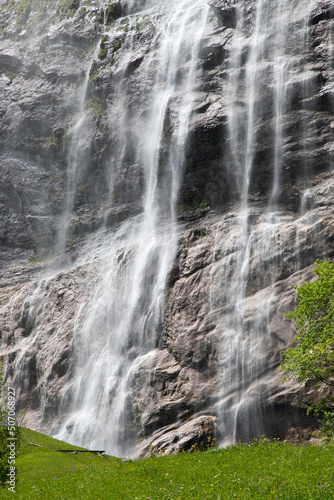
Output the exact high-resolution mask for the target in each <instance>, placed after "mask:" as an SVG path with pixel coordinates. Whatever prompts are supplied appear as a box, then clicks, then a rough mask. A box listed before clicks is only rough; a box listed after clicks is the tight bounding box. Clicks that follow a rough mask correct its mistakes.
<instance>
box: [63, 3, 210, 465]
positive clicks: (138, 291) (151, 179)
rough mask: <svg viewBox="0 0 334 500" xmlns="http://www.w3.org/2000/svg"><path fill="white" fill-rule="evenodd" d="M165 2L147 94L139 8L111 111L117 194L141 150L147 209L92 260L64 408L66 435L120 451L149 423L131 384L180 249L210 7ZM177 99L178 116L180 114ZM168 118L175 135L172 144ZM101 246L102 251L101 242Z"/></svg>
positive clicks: (153, 336) (149, 349)
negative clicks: (132, 74) (136, 48)
mask: <svg viewBox="0 0 334 500" xmlns="http://www.w3.org/2000/svg"><path fill="white" fill-rule="evenodd" d="M158 7H159V11H158V12H159V14H158V16H155V15H154V14H152V13H151V16H152V17H151V19H154V30H155V33H154V39H153V42H152V43H151V49H150V50H151V56H150V57H148V58H147V60H145V61H144V62H143V63H142V65H141V72H142V79H143V81H144V83H145V85H144V86H143V89H142V94H141V96H140V98H139V99H137V100H134V101H133V100H132V103H131V109H129V104H130V102H131V91H132V89H131V87H130V86H129V85H128V84H127V81H126V71H127V64H128V61H129V58H130V57H131V55H132V51H133V36H134V34H135V30H136V22H138V17H137V18H136V16H137V15H133V16H131V15H129V16H127V18H126V20H127V22H128V28H127V31H126V36H125V40H124V42H123V51H124V60H123V61H122V63H121V64H122V66H121V70H120V74H119V76H118V79H119V84H118V87H117V89H116V91H115V94H114V98H113V100H112V102H111V104H110V107H109V110H108V113H109V117H110V122H111V123H110V130H111V134H112V137H111V141H112V143H113V144H114V148H113V153H112V157H111V158H110V160H109V166H108V175H109V179H108V182H109V183H110V190H111V194H114V189H115V187H114V178H115V173H117V171H118V170H119V169H121V168H122V167H123V168H124V165H125V164H126V161H127V158H126V156H127V154H128V151H129V150H132V151H134V152H133V153H132V154H133V155H134V158H136V161H137V162H138V163H139V166H140V168H141V170H142V172H143V192H142V211H141V213H139V214H138V216H134V217H130V218H129V219H128V220H127V221H126V222H124V223H122V224H121V225H120V226H119V228H118V229H117V230H116V231H115V232H114V233H113V234H111V235H110V234H109V235H108V236H107V235H106V236H105V239H104V242H103V244H102V248H101V247H100V249H99V254H100V261H101V262H102V263H101V264H99V265H98V266H97V269H96V264H95V263H94V262H93V263H89V264H88V268H87V275H88V276H89V275H91V276H92V281H93V282H94V283H93V285H92V286H89V285H88V286H87V296H86V299H85V302H84V304H82V305H81V307H80V309H79V311H78V314H77V316H76V318H75V329H74V338H73V343H72V349H73V352H74V356H75V365H74V366H75V367H74V374H73V378H72V380H71V381H70V383H69V384H68V385H66V386H65V387H64V389H63V393H62V402H61V408H60V412H61V414H64V415H63V416H62V417H61V422H62V424H61V428H60V430H59V431H58V432H57V437H59V438H61V439H64V440H66V441H69V442H74V443H81V444H82V445H85V446H90V447H93V448H103V449H106V450H108V451H109V452H110V453H112V454H113V455H118V456H124V455H125V454H129V453H131V452H132V451H133V448H134V446H135V445H136V442H137V438H138V432H139V431H140V422H139V421H138V419H139V418H140V415H139V413H138V409H137V408H135V407H134V404H135V402H134V401H131V399H130V396H129V392H130V389H131V388H133V387H134V386H135V385H137V386H139V389H138V390H142V387H140V384H142V386H143V385H144V386H147V387H149V386H150V383H149V380H145V379H144V380H138V378H140V376H141V375H140V367H141V366H144V365H145V364H148V365H149V366H150V364H151V363H152V361H151V360H152V357H153V355H154V349H155V348H156V344H157V332H158V331H159V320H160V314H161V304H162V298H163V292H164V287H165V281H166V276H167V273H168V271H169V269H170V266H171V263H172V261H173V256H174V254H175V250H176V243H177V223H176V215H175V206H176V201H177V198H178V190H179V185H180V179H181V176H182V169H183V162H184V155H185V148H186V142H187V134H188V128H189V119H190V113H191V109H192V91H193V86H194V81H195V77H196V64H197V52H198V48H199V42H200V40H201V36H202V32H203V29H204V26H205V22H206V14H207V6H206V5H205V2H203V1H201V0H199V1H197V2H195V3H194V2H190V1H189V0H184V1H182V2H176V1H175V2H172V3H169V5H168V7H167V8H165V7H164V6H163V5H162V4H161V5H160V4H159V6H158ZM122 22H124V20H123V19H120V20H119V21H118V23H117V25H116V26H115V27H113V28H112V30H115V31H116V30H117V29H119V27H120V26H121V25H122ZM109 35H110V36H112V35H113V33H112V32H111V33H110V34H109ZM95 56H96V54H95ZM181 70H182V82H181V83H180V82H179V77H178V73H179V72H180V71H181ZM122 75H123V78H122ZM173 103H174V111H173V115H174V116H173V117H172V118H170V117H169V114H170V113H171V107H172V109H173ZM175 104H176V105H177V107H176V108H175ZM145 106H148V108H147V109H146V116H145V114H144V113H143V108H144V109H145ZM175 109H176V111H175ZM81 120H82V118H81V114H79V122H78V124H77V125H76V126H75V128H76V130H78V131H79V132H80V131H82V130H83V128H82V125H81ZM168 121H171V122H172V123H171V124H170V125H169V124H168ZM166 127H169V133H170V137H169V138H168V143H167V144H164V141H165V134H166V130H165V129H166ZM72 141H73V148H72V149H73V150H74V152H73V153H72V154H71V157H73V156H75V157H76V156H77V155H76V154H75V153H76V150H77V147H78V146H77V144H78V143H79V138H78V137H77V134H76V131H75V133H74V135H73V140H72ZM70 159H71V158H70ZM69 163H70V168H71V169H73V168H74V169H75V168H76V167H75V166H74V167H73V164H74V165H76V158H74V159H72V161H70V162H69ZM134 181H136V180H135V179H134ZM71 205H73V202H72V203H71ZM95 250H96V249H95ZM92 253H93V255H95V254H94V247H93V251H92ZM85 260H86V261H87V256H85ZM94 266H95V267H94ZM153 369H154V366H152V371H153ZM148 398H149V394H148Z"/></svg>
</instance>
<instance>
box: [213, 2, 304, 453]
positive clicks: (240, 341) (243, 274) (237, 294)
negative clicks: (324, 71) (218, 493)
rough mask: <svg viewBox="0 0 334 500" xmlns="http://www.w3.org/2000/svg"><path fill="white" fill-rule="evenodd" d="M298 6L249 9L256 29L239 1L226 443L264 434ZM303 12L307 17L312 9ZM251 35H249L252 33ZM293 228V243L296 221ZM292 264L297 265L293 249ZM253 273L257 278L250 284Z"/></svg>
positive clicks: (233, 58) (223, 406)
mask: <svg viewBox="0 0 334 500" xmlns="http://www.w3.org/2000/svg"><path fill="white" fill-rule="evenodd" d="M303 7H304V8H307V6H306V5H305V2H300V1H296V2H287V1H277V2H273V1H268V0H258V1H257V2H255V3H254V12H253V17H254V26H253V28H250V27H249V25H248V23H247V20H246V18H245V15H246V12H245V9H244V4H243V2H237V3H236V8H237V15H236V19H237V26H236V35H235V36H234V42H233V44H232V46H231V49H230V70H229V89H230V92H231V93H232V96H233V98H232V99H231V100H230V107H229V111H228V127H229V148H230V154H231V173H232V175H233V176H234V179H235V186H236V190H237V192H238V196H239V200H240V209H239V212H238V213H237V214H236V219H235V221H234V227H233V232H232V234H231V236H232V238H233V239H232V241H233V242H232V243H231V242H229V244H228V245H226V244H225V248H223V249H221V251H222V253H223V255H226V257H225V259H224V260H226V263H224V269H225V272H223V273H222V274H223V275H225V276H228V275H231V273H232V276H231V278H230V279H229V280H228V283H230V284H229V285H228V286H227V287H226V284H225V283H226V280H225V283H221V286H222V289H221V290H220V291H216V292H215V294H216V295H217V297H219V300H220V301H221V302H225V303H226V304H227V306H226V307H227V313H226V316H225V320H224V323H223V326H222V330H223V333H222V342H221V347H220V370H221V388H222V389H221V391H222V392H221V402H220V404H219V410H218V412H219V415H220V417H219V422H220V423H219V425H220V431H221V433H222V436H223V438H222V442H223V443H224V444H226V443H229V442H235V441H236V440H237V439H239V438H242V439H245V440H249V439H251V438H252V437H254V436H260V435H261V434H262V433H263V432H265V430H266V429H265V427H264V422H263V419H262V405H263V404H264V401H265V400H268V398H269V396H270V389H269V387H270V381H269V379H268V378H267V377H266V371H267V369H268V362H269V356H268V352H270V350H271V349H272V347H271V346H273V345H274V343H275V332H273V331H271V319H272V318H271V316H272V308H273V304H274V303H275V301H276V297H275V293H276V291H275V281H277V276H276V275H275V272H277V268H281V267H282V259H283V255H284V241H281V239H280V234H281V229H282V228H283V225H284V224H287V223H289V222H292V221H291V219H290V217H289V216H287V215H286V214H285V207H284V206H282V205H281V202H280V200H279V196H280V188H281V171H282V166H283V162H284V161H285V158H284V114H285V112H286V110H287V108H288V107H289V105H290V100H291V95H290V92H289V86H291V84H292V82H293V78H294V75H295V73H296V72H297V73H298V72H299V71H300V64H299V63H298V62H296V56H295V55H294V54H295V53H296V46H294V48H293V54H290V53H289V49H291V43H292V40H293V37H295V36H296V35H295V33H294V32H293V31H292V33H291V32H290V33H289V29H290V26H291V22H293V21H292V20H294V21H295V22H298V11H299V9H301V8H303ZM308 8H309V11H310V6H309V7H308ZM304 13H305V12H304ZM306 18H307V17H306ZM305 29H306V26H305V25H304V26H302V28H301V30H300V31H299V32H298V37H299V40H294V43H295V44H296V45H298V43H299V45H298V46H299V47H300V53H301V54H302V53H303V51H304V50H305V47H307V43H306V42H305V40H303V37H304V31H305ZM249 30H252V31H251V32H250V33H249ZM300 33H301V34H300ZM268 88H269V89H270V96H269V98H268ZM268 106H269V109H270V110H272V115H273V119H272V128H271V131H270V132H269V133H271V134H272V139H271V144H272V153H271V157H270V159H269V160H264V161H268V162H269V165H268V167H269V170H270V171H271V174H270V176H271V180H270V182H268V181H266V182H267V184H266V185H267V189H268V191H269V193H268V203H267V205H265V206H264V207H263V208H261V207H258V206H257V207H256V208H255V207H254V206H255V204H254V195H252V193H251V187H252V182H253V177H254V173H253V167H254V164H255V162H256V163H257V164H258V163H259V162H261V156H260V155H261V145H260V143H259V137H258V135H259V134H258V129H259V125H260V124H261V121H262V120H263V119H264V116H265V115H266V113H268V111H269V110H268ZM259 151H260V152H259ZM268 167H267V168H268ZM305 168H306V167H305ZM265 170H266V169H264V171H265ZM265 175H266V174H265V173H264V176H265ZM313 222H314V221H313ZM296 226H297V227H296V238H297V239H298V237H299V229H298V222H297V225H296ZM308 230H309V227H307V231H308ZM231 247H232V248H231ZM296 260H297V263H296V266H297V267H298V261H299V257H298V249H296ZM228 268H229V269H228ZM231 268H232V271H231ZM256 268H258V269H259V272H260V275H259V276H257V277H256V278H255V277H254V272H256V271H255V269H256ZM275 270H276V271H275ZM254 279H256V281H257V282H258V285H259V283H261V284H260V286H258V285H257V289H262V290H263V291H264V290H265V292H264V293H261V294H256V293H254V292H255V290H256V288H255V289H254V285H252V284H251V283H254ZM269 432H270V431H269Z"/></svg>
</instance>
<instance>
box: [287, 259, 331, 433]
mask: <svg viewBox="0 0 334 500" xmlns="http://www.w3.org/2000/svg"><path fill="white" fill-rule="evenodd" d="M314 272H315V274H316V279H315V281H311V282H308V283H304V284H302V285H301V286H299V287H295V288H296V292H297V294H298V305H297V307H296V308H295V309H294V310H293V311H291V312H290V313H289V314H288V315H287V317H288V319H290V320H294V322H295V323H294V326H295V330H296V337H295V339H294V342H295V343H296V344H297V345H296V347H292V348H290V349H288V350H287V351H286V352H285V359H284V361H283V363H282V369H283V371H284V372H285V373H286V374H287V377H296V378H297V379H298V381H299V382H301V383H305V384H308V383H315V384H316V388H317V389H318V391H319V400H318V402H317V403H315V404H313V405H312V406H311V407H310V408H309V410H308V411H309V412H311V411H314V412H315V414H316V415H319V416H321V418H322V422H323V429H322V431H323V433H324V434H325V435H326V436H328V437H333V436H334V397H333V395H332V392H333V389H332V388H333V387H334V379H333V377H334V264H333V263H331V262H329V261H327V260H323V261H321V260H317V261H316V263H315V268H314Z"/></svg>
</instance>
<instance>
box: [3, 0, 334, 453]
mask: <svg viewBox="0 0 334 500" xmlns="http://www.w3.org/2000/svg"><path fill="white" fill-rule="evenodd" d="M37 4H38V5H37ZM65 4H66V2H65V3H64V2H62V3H61V5H59V6H58V8H56V5H53V6H52V8H51V6H47V7H45V6H44V7H43V6H41V5H40V2H33V5H34V8H33V9H32V10H31V11H30V10H29V9H27V11H26V12H25V15H26V16H27V25H26V29H23V27H24V25H23V24H22V26H21V24H20V26H21V27H22V30H21V27H20V30H19V28H18V26H17V24H18V21H17V19H16V14H15V15H14V13H13V15H12V16H9V17H10V19H9V20H8V23H9V24H8V26H9V27H8V33H7V32H6V33H7V34H8V44H7V45H6V44H5V42H6V43H7V41H6V36H7V34H6V33H5V34H4V36H3V42H4V46H2V47H4V48H2V49H1V54H0V56H1V58H0V59H1V62H2V63H3V64H4V67H5V69H6V72H5V73H2V74H1V75H0V76H1V78H2V81H3V82H4V91H3V94H2V95H3V98H4V103H5V104H4V106H3V111H2V112H1V113H2V114H1V113H0V114H1V116H0V118H1V119H2V117H4V118H3V120H4V121H3V122H2V123H3V124H4V131H3V134H4V137H5V138H6V141H7V142H8V165H7V164H6V161H7V149H6V148H7V144H6V147H4V149H3V151H4V153H1V154H2V156H1V160H2V161H4V163H5V165H6V168H4V172H5V174H4V177H3V179H4V186H5V187H4V189H3V190H0V197H1V200H0V201H1V207H0V208H1V214H0V215H1V217H2V219H1V221H4V222H5V223H6V224H7V223H8V228H9V229H8V228H7V226H6V228H5V229H4V230H3V231H2V227H0V230H1V231H0V237H1V238H2V239H3V241H5V242H6V241H7V240H8V241H9V242H10V244H8V248H11V246H10V245H13V246H14V247H15V242H14V243H13V241H14V240H15V238H16V237H19V238H20V245H22V246H21V247H20V246H18V247H17V249H18V252H17V255H18V257H17V258H18V259H19V265H18V271H17V270H16V268H15V266H16V261H15V262H14V264H13V267H12V268H10V267H8V269H10V270H12V269H14V278H13V279H14V282H13V283H11V282H10V280H9V281H6V279H7V277H6V279H5V280H4V281H1V283H0V284H1V286H2V283H3V282H4V283H5V285H6V287H7V288H6V291H5V292H4V293H3V294H2V296H3V297H5V298H6V304H5V306H4V308H3V309H2V310H1V314H3V317H2V316H1V318H0V320H1V325H0V326H1V332H2V333H1V341H2V345H1V348H2V353H5V354H3V356H4V358H5V359H6V370H7V374H8V378H9V380H10V382H11V383H13V385H14V386H15V387H17V394H18V400H20V401H21V400H22V401H23V403H22V408H23V407H27V408H28V410H27V415H28V418H27V421H26V422H25V423H26V425H28V426H31V427H34V428H36V429H37V430H43V431H45V432H48V433H50V434H52V435H53V436H56V437H58V438H60V439H63V440H65V441H68V442H71V443H73V444H77V445H82V446H86V447H89V448H95V449H103V450H106V451H107V452H108V453H111V454H112V455H116V456H131V455H133V454H136V453H142V452H143V453H146V452H147V450H148V449H149V447H150V446H151V444H152V443H154V445H155V443H156V442H157V441H159V439H160V438H161V439H162V441H163V440H164V439H165V440H166V441H165V442H162V445H161V446H162V449H163V450H165V448H164V447H165V445H166V442H167V440H168V439H169V440H170V442H171V443H173V445H171V447H172V446H174V444H175V446H177V445H176V443H179V444H180V442H183V444H184V443H185V441H183V440H182V438H180V436H181V435H182V432H183V430H182V429H181V431H180V428H181V427H182V428H185V429H186V430H185V431H184V433H185V434H186V435H187V436H188V437H189V435H195V434H196V433H197V434H196V436H199V437H198V441H199V442H203V443H204V442H206V441H205V439H206V437H205V439H202V438H203V435H202V434H200V433H201V432H203V433H205V432H211V430H212V429H214V426H215V425H216V427H215V431H216V435H217V439H218V442H219V444H220V445H221V446H225V445H227V444H230V443H235V442H236V441H238V440H239V439H243V440H251V439H252V438H253V437H259V436H261V435H262V434H264V433H265V434H267V435H268V436H275V437H276V435H284V432H285V431H284V432H283V431H282V433H281V434H279V432H276V431H277V428H276V427H275V425H274V424H275V423H273V420H274V419H276V420H277V414H275V411H276V410H277V406H280V405H281V406H280V408H279V409H278V410H277V412H278V414H280V413H279V412H280V411H281V409H282V407H284V402H283V403H282V401H283V399H284V398H285V397H286V394H288V397H290V396H291V393H292V392H290V393H289V390H290V389H289V388H286V387H287V386H284V390H283V389H282V392H280V386H281V380H282V379H281V374H279V365H280V361H281V359H282V353H283V351H284V349H285V348H286V347H287V346H288V345H289V344H290V342H291V339H292V334H293V332H292V329H291V327H290V326H289V325H287V322H285V319H284V318H285V314H286V312H287V311H288V309H289V308H290V309H291V307H292V304H293V300H294V299H293V296H294V290H293V286H294V285H298V284H299V283H300V282H301V281H303V280H304V281H306V280H307V279H308V278H309V276H310V272H311V266H312V264H313V262H314V260H315V259H316V258H321V257H324V256H326V255H330V251H331V250H330V247H331V245H332V243H331V242H332V237H333V236H332V235H331V229H330V227H329V226H330V219H331V213H330V209H329V208H328V207H327V198H328V199H331V196H332V194H331V193H332V191H333V186H332V184H331V182H330V175H329V173H326V169H327V168H328V167H330V168H331V167H332V164H333V148H332V143H331V140H332V139H331V134H332V131H333V129H334V124H333V121H332V118H331V115H332V113H333V108H334V105H333V92H332V87H333V54H334V50H333V43H334V42H333V36H334V33H333V17H334V16H333V2H329V1H327V0H326V1H324V2H318V1H317V0H254V1H253V0H210V1H209V2H208V1H207V0H170V1H169V2H166V1H165V0H119V1H118V0H117V1H112V2H110V1H107V0H92V1H86V0H80V2H71V4H70V5H71V7H73V8H71V9H69V10H67V7H68V6H67V4H66V5H65ZM208 4H210V6H211V7H209V5H208ZM57 5H58V4H57ZM48 9H49V10H48ZM46 12H48V13H49V16H50V20H48V19H47V16H46V15H45V13H46ZM43 16H44V17H45V20H44V21H43V25H41V23H40V20H41V18H42V17H43ZM6 22H7V21H6ZM23 22H25V20H23V19H21V20H20V23H23ZM312 23H314V25H313V24H312ZM6 26H7V25H6ZM6 26H5V28H4V30H6V29H7V27H6ZM15 30H17V33H18V34H17V38H18V41H16V40H15V37H14V34H15V33H16V31H15ZM18 30H19V31H20V32H19V31H18ZM12 42H13V44H14V45H15V44H17V45H15V47H13V50H12V48H11V47H10V46H9V45H10V43H12ZM25 45H26V46H27V47H29V50H28V49H27V50H26V51H21V52H20V50H21V49H22V47H23V46H25ZM36 47H40V49H37V48H36ZM49 49H50V52H48V51H49ZM6 51H8V54H7V53H6ZM34 51H35V52H34ZM21 53H22V55H21ZM324 54H326V56H324ZM19 56H20V57H22V61H21V59H20V57H19ZM39 56H40V60H39V62H38V64H39V65H40V66H38V64H37V63H36V64H35V63H33V61H34V58H35V59H36V60H37V58H38V57H39ZM62 65H63V66H64V67H62ZM72 66H73V68H72ZM18 68H19V69H18ZM21 85H22V86H23V87H22V88H23V95H22V99H21V96H19V94H20V92H21ZM29 92H31V93H36V95H34V97H32V96H28V94H29ZM19 97H20V98H19ZM30 97H31V98H30ZM8 103H11V104H10V105H9V104H8ZM7 104H8V114H7V109H6V110H5V108H6V107H7ZM327 108H328V109H327ZM43 113H44V114H43ZM39 114H40V116H41V120H40V121H41V124H42V125H41V124H40V123H39ZM26 129H27V130H26ZM12 132H13V134H12V135H13V142H11V137H10V136H11V133H12ZM10 148H12V150H13V151H12V150H11V149H10ZM15 148H17V149H18V151H16V149H15ZM21 148H22V151H21ZM14 150H15V151H14ZM15 155H17V157H16V156H15ZM12 157H13V158H14V160H15V161H14V160H13V161H12ZM30 166H31V168H30ZM21 173H22V179H19V177H20V175H21ZM326 175H327V177H326ZM26 179H27V189H25V185H24V184H25V182H26ZM36 186H37V187H36ZM40 186H43V189H40ZM44 187H45V189H44ZM38 190H40V191H43V193H38ZM44 191H45V193H44ZM35 198H36V199H35ZM8 200H9V201H8ZM9 202H10V203H9ZM331 203H332V204H333V202H332V201H331ZM6 204H12V205H11V206H10V209H9V208H8V207H7V206H6ZM12 212H13V214H14V215H15V216H13V217H12V215H13V214H12ZM16 213H17V214H19V216H16ZM10 219H11V220H10ZM8 221H9V222H8ZM327 226H328V227H327ZM44 231H45V232H46V234H44ZM320 231H321V232H322V233H321V234H322V235H323V240H324V241H325V242H326V245H325V244H323V242H322V241H318V238H317V235H318V233H319V232H320ZM326 231H327V232H326ZM11 232H13V235H11ZM21 233H22V235H23V236H22V238H21ZM8 235H9V236H8ZM39 238H40V239H41V241H40V240H39ZM1 241H2V240H1ZM32 242H33V243H32ZM28 243H29V245H31V246H29V248H28V249H27V248H26V245H28ZM34 243H36V244H35V247H34ZM15 248H16V247H15ZM21 250H22V252H21ZM7 254H8V255H9V251H8V252H7V251H4V253H3V255H4V257H3V259H4V261H5V262H6V265H7V261H6V259H7V260H8V255H7ZM31 257H36V259H35V260H36V261H40V262H35V263H29V262H28V259H29V258H31ZM1 258H2V255H1ZM10 259H11V256H10ZM20 259H21V260H20ZM24 259H25V262H23V260H24ZM43 259H45V262H44V261H43ZM32 260H34V259H32ZM42 261H43V262H42ZM22 262H23V263H22ZM30 264H31V265H30ZM35 265H36V267H34V266H35ZM20 266H21V267H20ZM29 266H30V267H29ZM6 273H7V274H9V271H6ZM15 273H17V274H15ZM3 318H4V319H3ZM6 342H7V343H6ZM289 387H290V386H289ZM294 390H295V389H294ZM293 394H294V395H295V394H297V389H296V390H295V392H294V393H293ZM291 400H292V396H291V398H290V401H291ZM289 404H290V403H289ZM275 405H276V407H275ZM20 409H21V407H20ZM282 411H283V410H282ZM289 411H290V410H289ZM291 411H292V410H291ZM271 418H272V421H271ZM200 419H203V420H200ZM199 420H200V422H201V423H200V424H199V423H198V422H199ZM203 422H205V426H204V425H203V426H202V427H203V428H202V429H201V430H200V431H199V430H198V429H199V426H201V425H202V424H203ZM206 424H207V425H206ZM289 425H290V424H287V425H286V428H288V427H289ZM204 427H206V428H205V429H204ZM209 428H210V429H211V430H210V431H208V429H209ZM203 429H204V430H203ZM179 431H180V435H179V434H176V433H179ZM213 432H214V431H213V430H212V433H213ZM173 433H174V434H173ZM187 433H188V434H187ZM162 436H163V437H162ZM179 438H180V439H179ZM189 439H190V438H189ZM191 439H192V438H191ZM188 444H189V443H188ZM158 445H159V442H158ZM185 447H186V445H185ZM158 448H159V446H158Z"/></svg>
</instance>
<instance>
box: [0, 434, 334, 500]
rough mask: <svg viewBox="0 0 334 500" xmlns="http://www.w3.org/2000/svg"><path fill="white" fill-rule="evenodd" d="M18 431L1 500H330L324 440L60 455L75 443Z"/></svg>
mask: <svg viewBox="0 0 334 500" xmlns="http://www.w3.org/2000/svg"><path fill="white" fill-rule="evenodd" d="M22 431H23V438H22V445H21V451H20V456H19V458H18V459H17V467H18V473H17V477H18V482H17V486H16V493H15V494H13V493H12V492H9V491H8V490H7V489H5V490H2V491H0V498H13V497H16V498H20V499H24V500H25V499H30V498H33V499H43V500H45V499H53V498H58V499H66V500H67V499H72V498H75V499H81V498H83V499H92V500H98V499H101V500H102V499H107V498H108V499H117V500H125V499H138V500H142V499H158V498H161V499H173V500H178V499H182V500H192V499H198V500H206V499H215V500H218V499H221V500H228V499H235V498H237V499H244V498H254V499H276V498H282V499H284V500H304V499H312V500H318V499H319V500H325V499H326V500H327V499H328V500H334V446H330V445H327V446H321V447H320V446H297V445H291V444H284V443H278V442H274V443H268V442H263V443H261V444H253V445H251V446H248V445H242V446H236V447H233V448H230V449H226V450H219V451H217V450H210V451H207V452H196V453H184V454H181V455H178V456H170V457H158V458H157V457H152V458H149V459H145V460H137V461H123V460H121V459H117V458H113V457H99V456H96V455H94V454H88V453H77V454H72V453H69V454H68V453H59V452H56V451H55V450H56V449H60V448H63V449H70V448H71V449H72V448H73V449H75V447H72V446H71V445H68V444H66V443H63V442H61V441H57V440H55V439H52V438H49V437H48V436H44V435H43V434H39V433H37V432H34V431H31V430H28V429H23V430H22ZM30 442H33V443H37V444H41V445H43V446H45V447H46V448H40V447H36V446H32V445H30V444H29V443H30ZM77 449H78V448H77Z"/></svg>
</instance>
